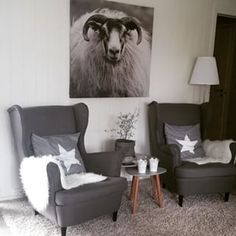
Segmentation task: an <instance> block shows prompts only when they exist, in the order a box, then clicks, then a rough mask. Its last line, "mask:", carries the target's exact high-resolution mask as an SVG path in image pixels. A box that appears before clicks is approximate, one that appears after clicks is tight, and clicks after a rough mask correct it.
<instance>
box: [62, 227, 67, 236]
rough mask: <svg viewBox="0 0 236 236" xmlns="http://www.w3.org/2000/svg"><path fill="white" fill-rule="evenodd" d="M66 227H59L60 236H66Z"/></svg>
mask: <svg viewBox="0 0 236 236" xmlns="http://www.w3.org/2000/svg"><path fill="white" fill-rule="evenodd" d="M66 229H67V227H61V236H66Z"/></svg>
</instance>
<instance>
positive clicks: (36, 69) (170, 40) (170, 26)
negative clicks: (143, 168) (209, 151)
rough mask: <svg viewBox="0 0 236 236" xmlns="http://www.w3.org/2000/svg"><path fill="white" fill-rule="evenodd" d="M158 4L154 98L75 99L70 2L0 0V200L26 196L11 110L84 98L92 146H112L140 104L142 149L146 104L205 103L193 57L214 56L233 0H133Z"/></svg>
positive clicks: (234, 8)
mask: <svg viewBox="0 0 236 236" xmlns="http://www.w3.org/2000/svg"><path fill="white" fill-rule="evenodd" d="M123 2H127V3H131V4H136V5H144V6H151V7H155V19H154V34H153V49H152V65H151V79H150V96H149V98H101V99H69V97H68V96H69V95H68V94H69V0H41V1H38V0H0V29H1V30H0V32H1V35H0V36H1V37H0V38H1V43H0V62H1V63H0V65H1V70H0V80H1V87H0V124H1V131H0V150H1V155H0V200H4V199H10V198H16V197H19V196H20V195H21V188H20V185H19V179H18V168H19V163H18V161H17V158H16V157H15V155H14V149H13V142H12V138H11V135H10V126H9V119H8V114H7V111H6V110H7V108H8V107H9V106H11V105H13V104H20V105H21V106H36V105H46V104H73V103H76V102H85V103H86V104H87V105H88V106H89V110H90V118H89V119H90V120H89V127H88V131H87V134H86V140H85V141H86V146H87V150H88V151H100V150H108V149H112V146H111V145H110V136H109V134H107V133H105V132H104V130H105V129H106V128H109V127H110V126H111V124H112V121H113V120H114V119H115V117H116V115H117V114H118V113H119V112H125V111H133V110H134V109H135V107H139V108H140V111H141V115H140V117H139V121H138V125H137V131H136V143H137V144H136V151H138V152H148V151H149V143H148V132H147V119H146V116H147V113H146V109H147V106H146V105H147V104H148V103H149V102H150V101H152V100H158V101H159V102H189V103H191V102H195V103H197V102H199V99H200V95H201V93H200V89H199V88H198V87H193V86H190V85H188V80H189V77H190V74H191V70H192V66H193V62H194V59H195V58H196V57H197V56H203V55H212V51H213V45H214V44H213V43H214V32H215V19H216V12H221V13H225V14H231V15H236V2H235V1H234V0H224V1H223V0H198V1H196V0H148V1H147V0H145V1H144V0H129V1H125V0H123Z"/></svg>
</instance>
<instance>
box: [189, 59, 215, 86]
mask: <svg viewBox="0 0 236 236" xmlns="http://www.w3.org/2000/svg"><path fill="white" fill-rule="evenodd" d="M190 84H199V85H214V84H219V75H218V70H217V66H216V59H215V57H198V58H197V61H196V64H195V67H194V69H193V73H192V77H191V80H190Z"/></svg>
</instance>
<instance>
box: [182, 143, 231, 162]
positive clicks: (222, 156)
mask: <svg viewBox="0 0 236 236" xmlns="http://www.w3.org/2000/svg"><path fill="white" fill-rule="evenodd" d="M232 142H234V141H233V140H223V141H219V140H217V141H210V140H208V139H207V140H205V141H204V142H203V149H204V151H205V154H206V157H199V158H192V159H187V160H186V161H189V162H194V163H197V164H198V165H202V164H206V163H216V162H220V163H224V164H227V163H229V162H230V161H231V158H232V154H231V151H230V148H229V145H230V144H231V143H232Z"/></svg>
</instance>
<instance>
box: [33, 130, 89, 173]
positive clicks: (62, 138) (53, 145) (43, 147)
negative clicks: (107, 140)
mask: <svg viewBox="0 0 236 236" xmlns="http://www.w3.org/2000/svg"><path fill="white" fill-rule="evenodd" d="M79 135H80V133H75V134H65V135H52V136H43V137H40V136H38V135H36V134H32V137H31V138H32V145H33V149H34V154H35V156H44V155H59V154H60V152H59V146H58V144H59V145H61V146H62V147H63V148H64V149H65V150H66V151H71V150H72V149H75V158H76V159H77V160H78V161H79V162H80V163H81V165H78V164H72V165H71V167H70V169H69V170H67V169H66V167H65V165H64V163H62V167H63V169H64V171H65V174H66V175H69V174H74V173H81V172H85V167H84V163H83V160H82V158H81V155H80V152H79V150H78V147H77V142H78V138H79Z"/></svg>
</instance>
